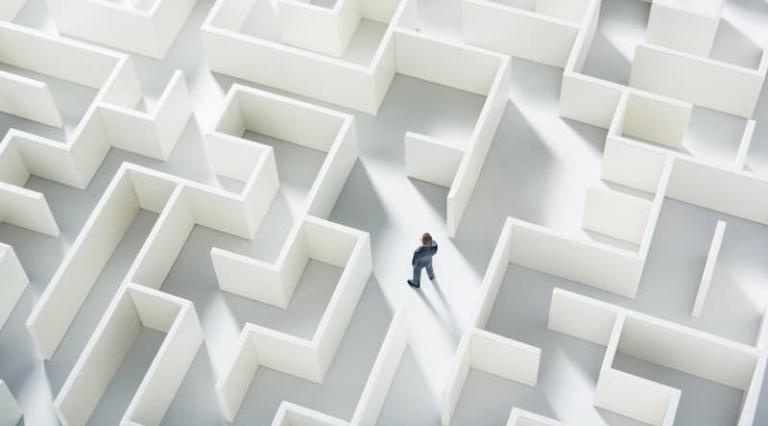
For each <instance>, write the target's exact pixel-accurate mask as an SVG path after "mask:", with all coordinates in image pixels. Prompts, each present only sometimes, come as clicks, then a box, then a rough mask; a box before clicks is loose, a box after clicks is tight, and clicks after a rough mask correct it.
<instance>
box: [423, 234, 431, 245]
mask: <svg viewBox="0 0 768 426" xmlns="http://www.w3.org/2000/svg"><path fill="white" fill-rule="evenodd" d="M421 244H423V245H425V246H428V245H430V244H432V236H431V235H429V232H425V233H424V234H423V235H422V236H421Z"/></svg>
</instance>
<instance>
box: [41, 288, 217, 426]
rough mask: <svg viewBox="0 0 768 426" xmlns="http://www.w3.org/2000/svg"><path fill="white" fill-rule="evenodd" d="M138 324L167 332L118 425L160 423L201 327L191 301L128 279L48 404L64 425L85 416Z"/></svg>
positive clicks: (195, 347)
mask: <svg viewBox="0 0 768 426" xmlns="http://www.w3.org/2000/svg"><path fill="white" fill-rule="evenodd" d="M141 327H147V328H152V329H155V330H158V331H161V332H163V333H166V334H167V336H166V338H165V340H164V341H163V344H162V345H161V346H160V349H159V350H158V352H157V355H155V358H154V359H153V361H152V364H151V365H150V367H149V370H148V371H147V373H146V375H145V376H144V378H143V380H142V381H141V384H140V385H139V388H138V389H137V391H136V393H135V395H134V396H133V398H132V399H131V402H130V404H129V406H128V409H127V410H126V412H125V414H124V415H123V418H122V420H121V421H120V424H121V425H134V424H136V425H144V426H148V425H159V424H160V422H161V420H162V418H163V416H164V415H165V411H166V410H167V409H168V406H169V405H170V403H171V401H172V400H173V397H174V395H175V394H176V391H177V390H178V388H179V386H180V385H181V382H182V380H183V379H184V376H185V375H186V374H187V369H188V368H189V366H190V364H191V363H192V360H194V358H195V355H196V354H197V350H198V348H199V347H200V344H201V343H202V342H203V331H202V328H201V327H200V323H199V322H198V319H197V314H196V313H195V308H194V306H193V305H192V303H191V302H189V301H187V300H184V299H181V298H178V297H174V296H171V295H169V294H166V293H163V292H159V291H156V290H152V289H149V288H147V287H144V286H139V285H135V284H128V285H126V286H123V287H122V288H121V289H120V290H119V291H118V293H117V294H116V295H115V298H114V299H113V300H112V303H111V304H110V306H109V307H108V308H107V312H106V313H105V314H104V317H102V320H101V321H100V322H99V324H98V325H97V327H96V331H94V333H93V335H92V336H91V338H90V340H89V341H88V344H87V345H86V347H85V349H83V352H82V353H81V355H80V358H79V359H78V360H77V363H76V364H75V366H74V368H73V369H72V371H71V372H70V374H69V377H67V381H66V382H65V383H64V386H62V388H61V390H60V391H59V394H58V396H57V397H56V400H55V401H54V403H53V406H54V409H55V411H56V415H57V417H58V418H59V421H61V423H62V424H63V425H65V426H71V425H82V424H85V423H86V422H87V421H88V418H89V417H90V415H91V413H92V412H93V410H94V409H95V408H96V404H98V402H99V400H100V399H101V397H102V395H103V394H104V391H105V390H106V388H107V386H108V385H109V382H110V381H111V380H112V377H113V376H114V374H115V372H116V371H117V369H118V368H119V367H120V364H121V363H122V362H123V359H124V358H125V356H126V353H127V352H128V350H129V349H130V346H131V344H132V343H133V340H134V339H135V337H136V336H137V334H138V332H139V329H140V328H141Z"/></svg>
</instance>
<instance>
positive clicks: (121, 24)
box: [48, 0, 197, 58]
mask: <svg viewBox="0 0 768 426" xmlns="http://www.w3.org/2000/svg"><path fill="white" fill-rule="evenodd" d="M196 3H197V0H156V1H154V2H153V3H152V6H151V7H150V8H149V9H148V10H144V9H137V8H135V7H134V6H133V5H131V4H128V5H124V4H116V3H112V2H109V1H93V0H48V7H49V9H50V11H51V13H52V15H53V17H54V19H55V21H56V26H57V27H58V29H59V31H60V32H61V33H63V34H66V35H69V36H72V37H77V38H81V39H84V40H88V41H91V42H96V43H100V44H104V45H107V46H109V47H113V48H117V49H121V50H127V51H129V52H134V53H139V54H142V55H146V56H150V57H153V58H162V57H163V56H165V53H166V52H167V51H168V49H169V48H170V47H171V44H172V43H173V41H174V39H175V38H176V35H177V34H178V33H179V31H180V30H181V27H182V26H183V25H184V23H185V22H186V20H187V18H188V17H189V14H190V12H192V8H193V7H194V6H195V4H196Z"/></svg>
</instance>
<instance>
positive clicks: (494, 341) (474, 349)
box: [440, 329, 541, 426]
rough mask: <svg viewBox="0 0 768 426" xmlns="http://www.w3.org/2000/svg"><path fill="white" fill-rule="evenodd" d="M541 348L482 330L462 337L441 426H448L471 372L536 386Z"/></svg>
mask: <svg viewBox="0 0 768 426" xmlns="http://www.w3.org/2000/svg"><path fill="white" fill-rule="evenodd" d="M540 361H541V349H539V348H537V347H535V346H531V345H527V344H525V343H522V342H518V341H516V340H513V339H509V338H506V337H503V336H500V335H498V334H494V333H490V332H488V331H484V330H481V329H473V330H471V331H470V332H469V333H467V334H465V335H464V337H462V339H461V342H459V348H458V350H457V354H456V360H455V364H454V366H453V369H452V370H451V373H450V375H449V377H448V381H447V385H446V387H445V390H444V391H443V397H442V402H441V410H440V411H441V415H440V419H441V424H442V425H443V426H448V425H449V424H450V423H451V418H452V417H453V413H454V411H455V410H456V405H457V404H458V402H459V398H460V397H461V391H462V389H463V388H464V383H465V382H466V379H467V375H468V374H469V370H470V369H473V368H474V369H477V370H480V371H484V372H486V373H489V374H494V375H497V376H500V377H503V378H505V379H508V380H512V381H515V382H519V383H523V384H526V385H528V386H535V385H536V381H537V379H538V375H539V363H540Z"/></svg>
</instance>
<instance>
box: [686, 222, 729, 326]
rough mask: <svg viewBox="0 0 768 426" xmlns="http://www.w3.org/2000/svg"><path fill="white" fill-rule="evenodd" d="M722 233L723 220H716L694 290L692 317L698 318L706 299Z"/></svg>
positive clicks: (723, 228)
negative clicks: (695, 289) (697, 288)
mask: <svg viewBox="0 0 768 426" xmlns="http://www.w3.org/2000/svg"><path fill="white" fill-rule="evenodd" d="M724 235H725V222H724V221H722V220H718V221H717V226H716V227H715V233H714V235H713V236H712V243H710V246H709V251H708V252H707V260H706V262H705V263H704V272H703V273H702V274H701V280H700V281H699V290H698V291H697V292H696V299H695V300H694V302H693V309H691V316H692V317H694V318H698V317H699V316H700V315H701V310H702V309H703V308H704V302H705V301H706V300H707V294H708V293H709V287H710V286H711V285H712V277H713V276H714V274H715V266H716V265H717V257H718V256H719V255H720V246H721V245H722V244H723V236H724Z"/></svg>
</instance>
